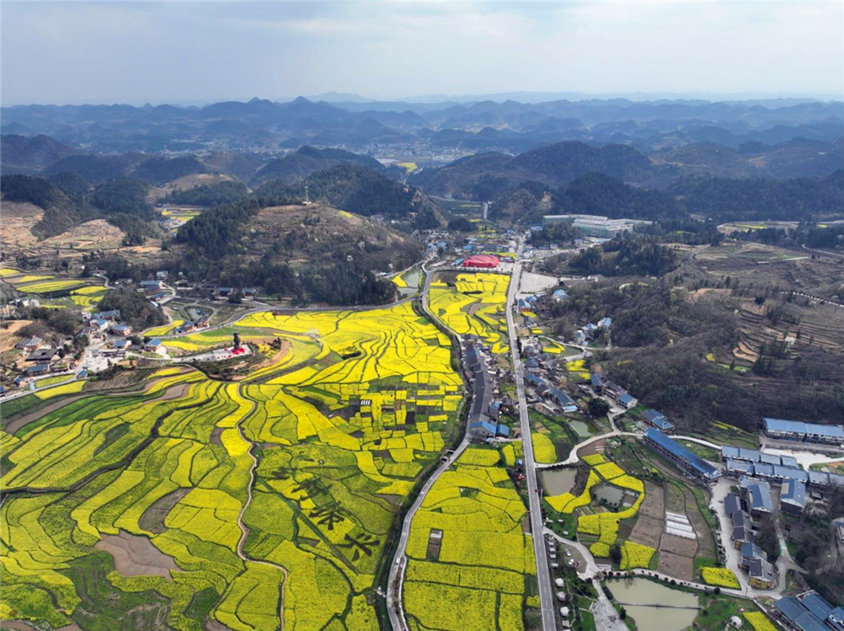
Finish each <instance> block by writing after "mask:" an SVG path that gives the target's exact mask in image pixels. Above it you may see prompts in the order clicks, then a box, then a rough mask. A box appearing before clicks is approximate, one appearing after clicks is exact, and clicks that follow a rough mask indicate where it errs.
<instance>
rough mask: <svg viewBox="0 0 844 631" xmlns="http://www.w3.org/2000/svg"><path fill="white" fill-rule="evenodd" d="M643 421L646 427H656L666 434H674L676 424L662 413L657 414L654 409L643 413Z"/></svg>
mask: <svg viewBox="0 0 844 631" xmlns="http://www.w3.org/2000/svg"><path fill="white" fill-rule="evenodd" d="M642 420H643V421H644V422H645V424H646V425H649V426H651V427H656V428H657V429H658V430H660V431H661V432H664V433H666V434H672V433H673V432H674V423H672V422H671V421H669V420H668V418H667V417H666V416H665V415H664V414H663V413H662V412H657V411H656V410H653V409H650V410H645V411H644V412H642Z"/></svg>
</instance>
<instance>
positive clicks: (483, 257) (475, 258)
mask: <svg viewBox="0 0 844 631" xmlns="http://www.w3.org/2000/svg"><path fill="white" fill-rule="evenodd" d="M463 267H486V268H489V269H492V268H493V267H498V257H497V256H493V255H492V254H474V255H472V256H470V257H469V258H468V259H466V260H465V261H463Z"/></svg>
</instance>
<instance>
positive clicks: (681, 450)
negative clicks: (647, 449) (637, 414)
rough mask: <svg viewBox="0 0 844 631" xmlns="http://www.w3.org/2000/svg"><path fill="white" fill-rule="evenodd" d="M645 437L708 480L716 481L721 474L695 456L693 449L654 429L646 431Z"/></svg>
mask: <svg viewBox="0 0 844 631" xmlns="http://www.w3.org/2000/svg"><path fill="white" fill-rule="evenodd" d="M645 437H646V438H648V439H649V440H652V441H653V442H655V443H656V444H657V445H659V446H660V447H662V448H663V449H665V450H666V451H667V452H668V453H670V454H672V455H673V456H674V457H676V458H680V459H681V460H683V461H685V462H686V463H687V464H688V465H689V466H690V467H692V468H693V469H695V471H697V472H698V473H700V474H701V475H703V476H705V477H707V478H710V479H715V478H717V477H718V476H719V475H720V474H721V470H720V469H718V468H717V467H713V466H712V465H711V464H709V463H708V462H706V461H705V460H704V459H703V458H701V457H699V456H697V455H696V454H694V453H693V452H692V450H691V449H689V448H688V447H686V446H684V445H681V444H680V443H678V442H677V441H675V440H672V439H671V438H669V437H668V436H666V435H665V434H663V433H662V432H661V431H659V430H658V429H656V428H654V427H649V428H648V429H646V430H645Z"/></svg>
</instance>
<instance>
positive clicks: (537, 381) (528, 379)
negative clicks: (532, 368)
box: [524, 373, 545, 387]
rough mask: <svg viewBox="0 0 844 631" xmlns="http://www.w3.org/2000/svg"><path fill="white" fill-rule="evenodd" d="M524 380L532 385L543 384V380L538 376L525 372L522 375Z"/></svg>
mask: <svg viewBox="0 0 844 631" xmlns="http://www.w3.org/2000/svg"><path fill="white" fill-rule="evenodd" d="M524 379H525V381H526V382H527V383H529V384H530V385H532V386H534V387H539V386H544V385H545V382H544V381H543V380H542V379H541V378H540V377H538V376H536V375H532V374H530V373H528V374H526V375H525V377H524Z"/></svg>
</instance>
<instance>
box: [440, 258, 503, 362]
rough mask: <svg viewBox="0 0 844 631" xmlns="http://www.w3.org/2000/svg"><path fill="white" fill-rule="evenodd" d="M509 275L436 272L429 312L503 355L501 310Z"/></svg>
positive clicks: (459, 331)
mask: <svg viewBox="0 0 844 631" xmlns="http://www.w3.org/2000/svg"><path fill="white" fill-rule="evenodd" d="M509 283H510V277H509V276H506V275H504V274H484V273H480V274H457V275H456V276H455V275H453V274H448V275H445V276H443V275H440V278H438V279H437V280H435V281H434V282H432V283H431V291H430V294H429V298H428V300H429V304H430V309H431V312H432V313H433V314H434V315H436V316H437V317H438V318H439V319H440V320H441V321H442V322H443V323H444V324H445V325H446V326H448V327H449V328H450V329H451V330H452V331H454V332H455V333H458V334H459V335H476V336H478V337H480V338H482V339H483V340H484V341H485V342H486V343H487V344H489V346H490V347H491V348H492V352H493V353H498V354H506V353H507V352H508V346H507V325H506V323H505V321H504V309H505V303H506V302H507V286H508V285H509Z"/></svg>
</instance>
